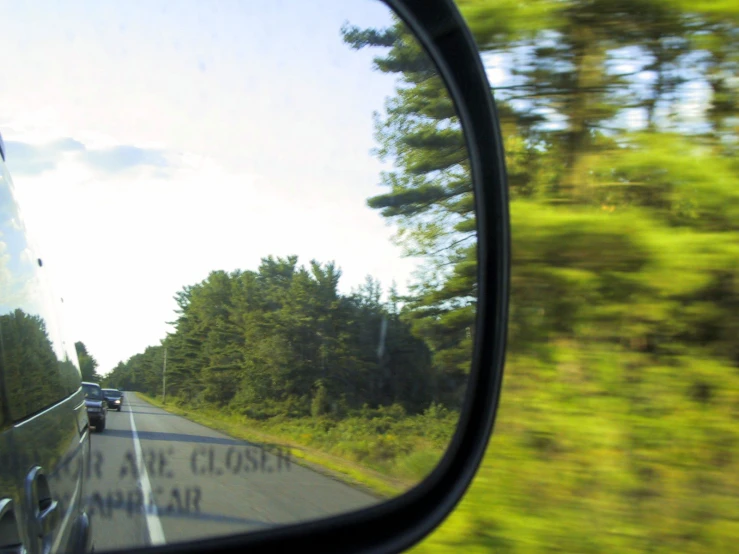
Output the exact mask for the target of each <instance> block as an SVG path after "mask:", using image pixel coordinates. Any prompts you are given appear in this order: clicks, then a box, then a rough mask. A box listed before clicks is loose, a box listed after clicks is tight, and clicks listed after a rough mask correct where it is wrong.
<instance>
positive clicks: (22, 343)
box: [0, 162, 80, 421]
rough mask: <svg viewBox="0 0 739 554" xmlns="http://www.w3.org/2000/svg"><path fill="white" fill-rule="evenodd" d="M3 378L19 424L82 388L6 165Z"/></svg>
mask: <svg viewBox="0 0 739 554" xmlns="http://www.w3.org/2000/svg"><path fill="white" fill-rule="evenodd" d="M0 205H1V206H2V211H0V350H1V352H0V373H1V374H2V375H1V377H2V383H3V385H4V392H5V398H4V399H3V400H4V404H5V407H4V413H5V414H6V415H7V417H8V418H9V420H12V421H19V420H21V419H24V418H26V417H28V416H30V415H32V414H34V413H37V412H39V411H41V410H43V409H44V408H46V407H48V406H51V405H52V404H54V403H56V402H58V401H60V400H62V399H63V398H65V397H66V396H68V395H69V394H70V393H72V392H74V391H75V390H77V389H78V388H79V384H80V373H79V369H78V367H77V365H76V359H75V358H74V357H72V356H70V355H69V352H68V350H67V348H66V345H65V344H64V341H63V340H62V337H63V334H62V330H61V328H60V325H59V322H58V317H57V313H56V310H55V308H54V303H55V301H54V297H53V294H52V292H51V289H50V287H49V283H48V281H47V277H46V275H45V273H44V269H43V262H42V261H41V260H40V259H39V258H38V257H37V256H36V254H35V249H34V248H33V245H31V244H29V239H28V238H27V234H26V231H25V227H24V223H23V220H22V217H21V214H20V213H19V210H18V208H17V204H16V203H15V197H14V190H13V183H12V180H11V178H10V175H9V172H8V170H7V167H6V166H5V164H4V163H2V162H0Z"/></svg>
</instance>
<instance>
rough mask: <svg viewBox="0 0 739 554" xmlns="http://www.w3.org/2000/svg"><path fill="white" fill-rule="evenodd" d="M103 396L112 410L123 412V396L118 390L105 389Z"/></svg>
mask: <svg viewBox="0 0 739 554" xmlns="http://www.w3.org/2000/svg"><path fill="white" fill-rule="evenodd" d="M103 396H104V397H105V401H106V402H107V403H108V408H110V409H111V410H117V411H119V412H120V411H121V406H122V405H123V394H122V393H121V391H119V390H118V389H103Z"/></svg>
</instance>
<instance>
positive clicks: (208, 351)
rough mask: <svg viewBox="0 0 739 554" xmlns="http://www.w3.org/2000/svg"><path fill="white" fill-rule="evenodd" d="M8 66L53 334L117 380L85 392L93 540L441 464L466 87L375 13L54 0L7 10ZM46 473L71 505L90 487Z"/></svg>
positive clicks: (462, 255) (461, 325)
mask: <svg viewBox="0 0 739 554" xmlns="http://www.w3.org/2000/svg"><path fill="white" fill-rule="evenodd" d="M3 50H4V51H5V52H14V54H13V55H12V56H6V57H5V58H4V59H3V74H4V76H5V78H4V79H3V80H2V83H1V84H0V129H1V130H2V133H3V137H4V139H5V143H6V149H7V161H6V167H7V170H8V172H9V174H10V175H12V179H13V182H14V186H15V191H16V192H15V194H16V196H17V199H18V201H19V204H20V206H22V210H23V221H24V222H25V225H27V227H28V229H29V230H32V231H33V232H34V233H35V236H36V237H37V238H38V243H39V245H40V247H41V248H42V249H43V266H42V267H41V266H38V267H36V268H35V270H34V271H36V272H41V273H44V274H45V275H47V276H48V277H49V278H50V279H51V281H52V282H53V283H54V287H55V288H54V291H55V293H54V294H56V295H58V297H60V298H63V303H62V302H59V306H58V308H55V310H56V311H57V312H58V313H59V314H61V316H60V317H63V321H64V330H63V331H59V337H61V338H59V340H58V342H64V344H65V345H66V347H69V346H70V345H74V352H75V353H76V360H74V362H75V363H78V364H79V369H80V371H81V377H82V379H81V380H82V381H84V382H93V383H97V384H98V385H99V386H100V387H102V388H103V389H117V390H119V391H121V394H115V391H113V393H111V392H110V391H103V393H99V394H98V395H97V396H99V398H97V397H96V398H97V400H95V401H93V399H91V398H88V401H87V415H88V416H89V422H90V424H91V425H92V433H91V445H92V453H91V464H90V467H89V468H88V469H87V470H86V471H85V472H83V473H84V480H85V484H84V489H83V490H84V502H85V503H86V505H87V510H88V513H89V514H90V516H91V519H92V524H93V539H94V543H95V548H96V550H98V551H101V550H110V549H114V548H115V549H118V548H133V547H139V546H145V545H156V544H164V543H174V542H180V541H189V540H193V539H201V538H208V537H213V536H219V535H230V534H234V533H242V532H248V531H256V530H262V529H266V528H270V527H274V526H279V525H286V524H290V523H296V522H302V521H307V520H313V519H317V518H324V517H327V516H331V515H336V514H340V513H346V512H349V511H354V510H357V509H361V508H364V507H367V506H370V505H373V504H376V503H378V502H382V501H383V500H386V499H389V498H392V497H394V496H396V495H399V494H401V493H403V492H405V491H407V490H408V489H409V488H411V487H413V486H414V485H416V484H417V483H419V482H420V481H421V480H422V479H424V477H426V476H427V475H428V474H429V473H430V472H431V471H432V470H433V468H434V467H435V466H436V465H437V463H438V462H439V460H440V458H441V457H442V455H443V454H444V452H445V449H446V448H447V447H448V445H449V442H450V440H451V437H452V435H453V434H454V432H455V430H456V425H457V419H458V415H459V413H460V410H461V408H462V403H463V398H464V393H465V387H466V384H467V376H468V374H469V371H470V365H471V358H472V343H473V336H474V319H475V308H476V296H477V282H476V279H477V260H476V254H477V253H476V243H477V241H476V224H475V212H474V201H473V193H472V185H471V181H470V176H469V163H468V157H467V151H466V147H465V142H464V136H463V133H462V130H461V127H460V124H459V121H458V119H457V116H456V113H455V108H454V105H453V103H452V101H451V98H450V96H449V93H448V91H447V89H446V88H445V86H444V84H443V82H442V79H441V78H440V76H439V74H438V72H437V70H436V69H435V67H434V65H433V63H432V62H431V60H430V59H429V58H428V57H427V55H426V54H425V53H424V52H423V50H422V49H421V47H420V45H419V44H418V43H417V42H416V40H415V38H414V37H413V35H412V34H411V33H410V32H409V31H408V29H407V28H406V27H405V26H404V24H403V23H401V22H400V21H399V20H398V19H397V17H396V16H395V15H394V14H393V13H392V11H391V10H390V9H389V8H388V7H387V6H386V5H385V4H383V3H381V2H379V1H370V0H356V1H352V2H346V1H345V0H320V1H312V2H304V1H303V0H292V1H276V0H259V1H257V0H250V1H249V2H241V1H226V0H219V1H208V2H204V1H201V0H197V1H195V0H188V1H181V2H176V3H175V2H165V1H154V0H150V1H147V2H115V3H114V2H105V3H98V2H65V3H63V4H59V3H56V2H50V1H49V2H47V1H43V2H41V1H40V2H34V3H31V4H19V5H14V6H13V9H12V10H5V11H4V13H3ZM50 53H52V54H50ZM12 308H13V306H10V305H9V306H8V307H7V309H8V310H10V309H12ZM29 309H30V308H29ZM32 311H33V310H32ZM45 313H46V312H45ZM48 313H51V312H48ZM32 315H33V316H34V317H41V316H37V315H36V314H35V312H34V313H33V314H32ZM43 317H47V316H43ZM48 317H51V316H48ZM39 325H40V324H39ZM47 327H49V326H48V325H47ZM55 329H56V327H55ZM50 340H51V346H53V347H55V345H56V342H54V340H56V339H53V337H52V338H51V339H50ZM47 342H48V341H47ZM62 350H63V349H62ZM73 356H74V354H73ZM58 357H60V358H61V357H62V355H61V354H59V355H58ZM66 360H67V363H68V364H69V363H71V362H70V361H69V360H70V358H68V357H67V358H66ZM97 390H99V389H96V391H97ZM16 392H17V391H16ZM19 440H20V439H19ZM21 446H22V444H21ZM62 446H63V445H62ZM49 473H50V475H51V474H52V473H53V475H51V477H49V479H50V488H51V494H52V496H54V495H57V496H59V502H60V505H61V506H62V511H64V510H67V509H68V507H69V506H70V503H71V502H73V501H75V498H76V496H75V495H76V494H78V491H77V490H76V489H75V488H74V487H72V486H69V483H67V484H66V485H65V484H64V482H63V480H64V479H72V478H76V476H78V473H75V471H71V472H70V471H69V470H67V472H66V473H60V474H58V475H57V474H56V473H54V472H49ZM55 479H56V480H55ZM60 491H61V492H60Z"/></svg>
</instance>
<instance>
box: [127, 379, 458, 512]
mask: <svg viewBox="0 0 739 554" xmlns="http://www.w3.org/2000/svg"><path fill="white" fill-rule="evenodd" d="M136 394H137V395H138V396H139V397H140V398H141V399H142V400H145V401H147V402H150V403H151V404H153V405H154V406H157V407H160V408H162V409H165V410H167V411H168V412H171V413H174V414H177V415H180V416H182V417H185V418H187V419H189V420H191V421H194V422H196V423H199V424H201V425H204V426H206V427H209V428H211V429H214V430H217V431H220V432H222V433H225V434H227V435H229V436H231V437H234V438H238V439H242V440H245V441H249V442H254V443H261V444H269V445H274V446H276V447H279V448H280V449H282V450H283V451H287V452H289V455H290V458H291V459H292V461H294V462H295V463H298V464H300V465H303V466H306V467H309V468H311V469H313V470H314V471H317V472H319V473H322V474H324V475H327V476H329V477H332V478H334V479H338V480H340V481H343V482H345V483H347V484H350V485H352V486H354V487H357V488H361V489H363V490H365V491H367V492H369V493H371V494H373V495H374V496H377V497H379V498H381V499H386V498H392V497H395V496H398V495H399V494H402V493H403V492H405V491H407V490H409V489H410V488H411V487H413V486H414V485H416V484H417V483H419V482H420V481H421V480H422V479H423V478H424V477H425V476H426V475H428V473H430V471H431V470H432V469H433V468H434V467H435V466H436V464H437V463H438V461H439V460H440V459H441V456H442V455H443V454H444V449H445V447H446V445H447V444H448V443H449V440H450V437H451V435H452V434H453V432H454V429H455V426H456V414H454V413H450V412H446V411H440V410H438V409H431V410H429V411H427V413H426V414H422V415H417V416H406V415H404V414H403V413H401V412H398V410H397V409H395V410H393V409H392V408H390V409H380V410H379V411H378V410H372V411H369V412H367V413H365V414H357V415H354V416H352V417H348V418H344V419H339V420H333V419H330V418H325V417H323V418H311V417H305V418H271V419H269V420H263V421H258V420H253V419H250V418H248V417H246V416H243V415H240V414H235V413H229V412H227V411H223V410H216V409H215V408H211V407H204V406H200V407H192V406H184V405H182V404H179V403H178V402H177V401H176V400H175V401H169V400H168V401H167V402H162V400H161V398H156V397H152V396H149V395H147V394H144V393H141V392H137V393H136Z"/></svg>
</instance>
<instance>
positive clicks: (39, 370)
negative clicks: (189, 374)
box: [0, 159, 91, 554]
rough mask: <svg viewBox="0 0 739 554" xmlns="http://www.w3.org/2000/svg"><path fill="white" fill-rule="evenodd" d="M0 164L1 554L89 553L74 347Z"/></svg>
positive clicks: (83, 432) (82, 419)
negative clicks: (4, 551) (7, 553)
mask: <svg viewBox="0 0 739 554" xmlns="http://www.w3.org/2000/svg"><path fill="white" fill-rule="evenodd" d="M46 273H47V271H46V270H45V268H44V267H43V263H42V260H41V258H40V257H38V249H37V248H36V247H35V245H34V243H33V240H32V239H31V238H30V235H29V234H28V231H27V229H26V227H25V224H24V222H23V218H22V215H21V212H20V209H19V207H18V203H17V201H16V196H15V190H14V186H13V182H12V180H11V178H10V175H9V172H8V169H7V166H6V164H5V163H4V161H3V160H1V159H0V277H1V279H0V284H1V285H2V286H1V287H0V506H2V509H3V510H4V511H3V518H5V517H7V518H8V520H7V522H8V523H10V525H0V548H9V549H13V550H16V551H17V549H18V543H22V545H23V547H24V548H25V550H26V552H28V554H42V553H44V554H45V553H47V552H66V551H69V550H71V549H75V548H76V549H77V550H79V549H80V548H84V549H89V547H90V537H91V534H90V525H89V518H88V517H87V514H86V504H87V494H88V493H87V491H86V490H85V475H86V474H87V473H88V472H89V468H90V433H89V421H88V417H87V411H86V409H85V402H84V393H83V391H82V388H81V375H80V370H79V362H78V360H77V354H76V352H75V351H74V347H73V344H74V343H73V341H70V340H69V338H68V337H67V336H66V335H65V329H64V328H63V326H62V324H61V316H60V314H61V299H58V298H57V297H56V296H55V295H54V293H53V289H52V287H51V283H50V281H49V280H48V277H47V276H46Z"/></svg>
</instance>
